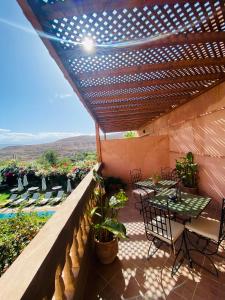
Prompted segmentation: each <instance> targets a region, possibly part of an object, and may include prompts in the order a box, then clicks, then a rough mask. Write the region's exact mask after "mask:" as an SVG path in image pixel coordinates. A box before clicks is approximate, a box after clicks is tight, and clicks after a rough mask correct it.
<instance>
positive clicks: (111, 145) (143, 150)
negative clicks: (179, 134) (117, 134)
mask: <svg viewBox="0 0 225 300" xmlns="http://www.w3.org/2000/svg"><path fill="white" fill-rule="evenodd" d="M101 151H102V161H103V163H104V167H103V175H104V176H114V177H120V178H121V179H123V180H124V181H125V182H127V183H128V182H129V181H130V173H129V172H130V170H132V169H136V168H141V170H142V175H143V177H144V178H147V177H149V176H151V175H153V173H156V172H160V170H161V167H167V166H168V165H169V140H168V136H154V137H149V136H146V137H140V138H130V139H116V140H106V141H101Z"/></svg>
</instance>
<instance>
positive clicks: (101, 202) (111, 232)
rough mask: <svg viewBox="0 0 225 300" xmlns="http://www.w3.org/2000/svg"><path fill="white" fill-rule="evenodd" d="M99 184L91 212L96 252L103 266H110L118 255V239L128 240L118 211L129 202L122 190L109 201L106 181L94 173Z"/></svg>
mask: <svg viewBox="0 0 225 300" xmlns="http://www.w3.org/2000/svg"><path fill="white" fill-rule="evenodd" d="M94 179H95V181H96V183H97V185H96V187H95V189H94V198H95V203H96V206H95V207H94V208H93V209H92V210H91V212H90V215H91V217H92V228H93V231H94V240H95V251H96V254H97V257H98V259H99V260H100V261H101V262H102V263H103V264H110V263H112V262H113V261H114V259H115V258H116V256H117V253H118V238H126V227H125V226H124V224H122V223H120V222H119V221H118V210H119V209H120V208H122V207H124V206H125V204H126V201H127V200H128V198H127V196H126V194H125V192H124V191H123V190H120V191H119V192H118V193H116V194H114V195H113V196H111V197H110V198H109V199H108V198H107V195H106V193H105V187H104V180H103V178H102V177H101V176H99V175H98V174H97V172H95V171H94Z"/></svg>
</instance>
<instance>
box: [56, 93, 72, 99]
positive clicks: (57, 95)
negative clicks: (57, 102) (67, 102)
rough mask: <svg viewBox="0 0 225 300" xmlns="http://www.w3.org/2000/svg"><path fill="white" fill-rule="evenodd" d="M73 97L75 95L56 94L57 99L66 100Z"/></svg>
mask: <svg viewBox="0 0 225 300" xmlns="http://www.w3.org/2000/svg"><path fill="white" fill-rule="evenodd" d="M72 96H73V95H72V94H69V93H67V94H58V93H56V94H55V98H56V99H66V98H71V97H72Z"/></svg>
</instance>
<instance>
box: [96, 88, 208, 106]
mask: <svg viewBox="0 0 225 300" xmlns="http://www.w3.org/2000/svg"><path fill="white" fill-rule="evenodd" d="M204 88H205V87H203V86H201V87H196V88H193V87H189V88H187V87H184V88H176V89H175V88H173V89H168V88H167V89H165V90H162V89H160V90H159V89H158V90H154V91H147V92H146V91H143V92H138V93H126V95H118V96H105V97H94V98H93V99H94V100H92V101H90V103H91V105H92V106H95V105H97V106H98V105H106V104H108V105H110V104H111V105H116V104H117V103H118V104H120V103H123V104H125V103H127V102H137V103H138V102H139V101H147V100H149V102H150V101H151V100H153V101H154V102H155V101H157V99H158V98H157V97H161V96H165V95H166V96H168V98H172V97H171V96H172V95H173V94H180V93H190V92H194V91H201V90H203V89H204ZM152 96H157V97H156V98H155V97H152ZM186 96H188V95H186ZM190 96H191V95H190ZM143 97H149V98H145V99H143ZM184 97H185V95H184ZM134 98H136V99H134ZM137 99H138V100H137ZM103 101H104V102H107V103H104V104H103V103H101V102H103ZM115 101H117V102H115ZM120 101H122V102H120Z"/></svg>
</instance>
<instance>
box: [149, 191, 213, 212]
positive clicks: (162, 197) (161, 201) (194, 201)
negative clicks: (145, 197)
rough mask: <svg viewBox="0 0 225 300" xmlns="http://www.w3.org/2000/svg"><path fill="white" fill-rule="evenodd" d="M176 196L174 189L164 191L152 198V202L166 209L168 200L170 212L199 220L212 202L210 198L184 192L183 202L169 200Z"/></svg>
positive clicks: (182, 194)
mask: <svg viewBox="0 0 225 300" xmlns="http://www.w3.org/2000/svg"><path fill="white" fill-rule="evenodd" d="M175 194H176V190H175V189H173V188H172V189H163V190H161V191H160V192H159V193H158V194H157V195H156V196H155V197H154V198H151V200H150V201H151V202H153V203H156V204H158V205H160V206H162V207H165V208H166V206H167V200H168V208H169V210H170V211H172V212H175V213H177V214H180V215H184V216H186V217H189V218H197V217H198V216H199V215H200V214H201V212H202V211H203V210H204V209H205V208H206V206H207V205H208V204H209V202H210V201H211V199H210V198H205V197H202V196H197V195H192V194H188V193H183V192H182V193H181V200H180V201H178V202H174V201H172V200H170V199H168V196H169V195H175Z"/></svg>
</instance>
